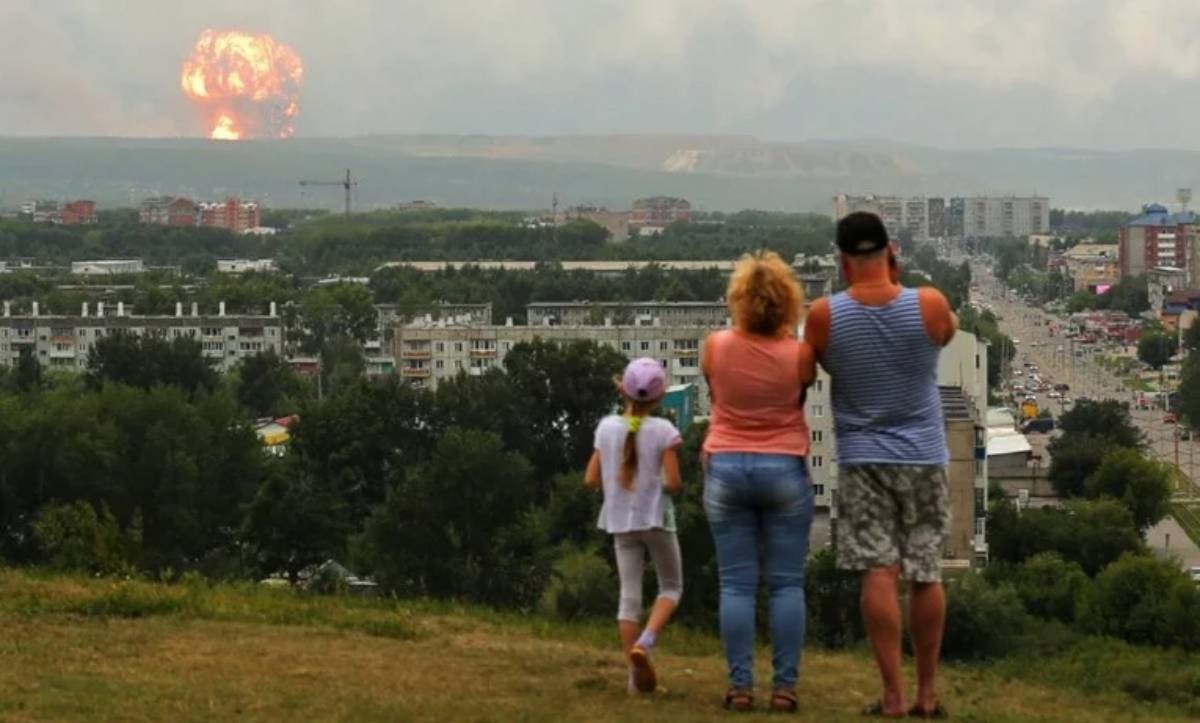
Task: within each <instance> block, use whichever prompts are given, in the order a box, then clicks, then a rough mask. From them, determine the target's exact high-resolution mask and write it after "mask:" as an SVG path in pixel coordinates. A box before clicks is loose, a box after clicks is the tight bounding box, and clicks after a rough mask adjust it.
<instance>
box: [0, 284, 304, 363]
mask: <svg viewBox="0 0 1200 723" xmlns="http://www.w3.org/2000/svg"><path fill="white" fill-rule="evenodd" d="M122 332H123V333H130V334H135V335H138V336H157V337H162V338H166V339H174V338H179V337H186V338H189V339H195V340H196V341H198V342H200V343H201V345H202V347H203V350H204V356H205V357H206V358H207V359H208V360H209V362H210V363H211V364H212V365H213V367H214V368H216V369H219V370H221V371H223V372H224V371H229V370H230V369H232V368H233V367H234V366H235V365H236V364H237V363H238V362H239V361H241V360H242V359H244V358H246V357H249V356H254V355H256V354H260V353H263V352H266V351H268V350H273V351H275V352H276V353H278V354H282V353H283V320H282V319H281V318H280V317H279V316H278V315H277V313H276V307H275V304H274V302H272V303H271V310H270V313H269V314H267V315H265V316H264V315H250V314H230V315H226V313H225V302H221V303H220V304H219V305H218V308H217V312H216V313H215V314H213V313H204V314H201V313H200V311H199V309H198V308H197V305H196V304H192V305H191V313H190V314H187V315H185V314H184V308H183V304H176V305H175V314H174V315H155V316H142V315H135V314H132V313H126V308H125V305H124V304H123V303H120V302H118V303H116V304H109V305H107V306H106V305H105V303H104V302H98V303H96V304H95V305H93V306H89V304H87V303H84V304H83V305H82V307H81V308H80V312H79V313H78V314H62V313H49V312H48V310H46V309H45V308H44V307H43V308H39V304H38V302H33V303H32V304H31V305H30V306H29V308H28V309H26V310H24V311H15V310H14V309H13V307H12V303H11V302H8V301H6V302H4V306H3V315H2V316H0V366H9V367H10V366H15V365H16V364H17V362H18V361H19V360H20V358H21V355H22V354H33V355H34V357H35V358H36V359H37V360H38V361H39V362H41V364H42V365H43V366H45V367H48V368H51V369H73V370H76V371H80V370H83V369H85V368H86V367H87V359H88V354H89V353H90V351H91V349H92V347H93V346H94V345H95V344H96V342H97V341H98V340H99V339H102V338H104V337H105V336H109V335H112V334H117V333H122Z"/></svg>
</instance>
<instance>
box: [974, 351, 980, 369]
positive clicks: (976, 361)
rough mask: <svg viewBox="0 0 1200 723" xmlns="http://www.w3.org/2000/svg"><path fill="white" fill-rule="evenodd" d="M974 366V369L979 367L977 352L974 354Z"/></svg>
mask: <svg viewBox="0 0 1200 723" xmlns="http://www.w3.org/2000/svg"><path fill="white" fill-rule="evenodd" d="M975 368H976V369H978V368H979V355H978V354H976V355H975Z"/></svg>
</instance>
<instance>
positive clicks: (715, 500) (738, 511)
mask: <svg viewBox="0 0 1200 723" xmlns="http://www.w3.org/2000/svg"><path fill="white" fill-rule="evenodd" d="M704 510H705V512H706V513H707V514H708V524H709V528H710V529H711V530H712V535H713V541H714V542H715V544H716V548H717V565H718V570H719V572H718V577H719V579H720V582H721V609H720V619H721V644H722V646H724V648H725V658H726V660H727V661H728V663H729V681H730V684H731V685H732V686H733V687H735V688H752V687H753V685H754V598H755V593H756V592H757V590H758V554H759V548H760V546H761V548H762V550H763V554H764V558H765V559H764V564H765V567H766V573H767V589H768V591H769V592H770V622H771V647H772V649H773V652H774V657H773V658H772V662H773V664H774V666H775V678H774V686H775V687H776V688H793V687H795V685H796V677H797V673H796V668H797V666H798V665H799V662H800V651H801V649H802V648H803V647H804V629H805V622H806V610H805V604H804V569H805V564H806V559H807V557H808V532H809V528H810V527H811V526H812V518H813V489H812V481H811V480H810V479H809V476H808V466H807V464H806V463H805V460H804V458H803V457H793V456H789V455H782V454H750V453H720V454H714V455H712V457H711V458H710V459H709V462H708V475H707V478H706V480H705V484H704Z"/></svg>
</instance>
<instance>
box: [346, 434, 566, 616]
mask: <svg viewBox="0 0 1200 723" xmlns="http://www.w3.org/2000/svg"><path fill="white" fill-rule="evenodd" d="M532 472H533V470H532V468H531V467H530V465H529V463H528V462H527V461H526V460H525V459H524V458H523V457H521V456H520V455H517V454H513V453H510V452H506V451H504V448H503V446H502V444H501V441H500V438H499V437H497V436H496V435H495V434H492V433H489V432H479V431H475V430H461V429H450V430H447V431H446V432H445V434H444V435H443V436H442V438H441V440H440V441H439V442H438V445H437V448H436V449H435V450H434V452H433V456H432V457H431V458H430V460H429V462H428V464H426V465H423V466H422V467H421V468H420V469H418V470H415V471H414V472H413V473H412V474H411V475H408V476H407V478H406V479H405V480H403V481H402V482H400V483H399V484H397V485H396V487H394V488H393V489H392V490H391V492H390V493H389V494H388V497H387V500H386V501H385V502H384V504H383V505H381V506H380V507H378V508H377V509H376V510H375V511H374V512H373V513H372V514H371V516H370V518H368V520H367V522H366V525H365V527H364V530H363V534H362V536H361V537H360V538H359V541H358V545H357V548H358V550H359V554H360V556H361V558H362V559H363V560H364V561H365V563H366V564H367V565H368V567H370V569H371V570H372V572H373V573H374V574H375V576H376V578H377V579H378V580H379V581H380V582H381V583H382V584H384V585H385V586H387V587H388V588H389V589H391V590H395V591H397V592H403V593H406V594H418V595H430V596H433V597H462V598H466V599H469V600H473V601H476V602H481V603H485V604H492V605H511V604H521V603H525V604H530V603H532V602H535V601H536V600H537V598H538V596H540V594H541V591H542V587H543V585H544V584H545V582H546V579H547V578H548V576H549V571H550V563H551V558H550V556H549V555H547V554H546V553H547V552H549V551H547V550H545V549H544V546H543V549H541V550H539V549H537V547H538V546H536V545H530V544H529V543H530V542H532V541H534V535H533V534H532V533H534V532H536V526H532V527H531V526H530V525H529V512H530V510H531V507H532V505H533V502H534V498H535V492H536V485H535V482H534V477H533V474H532ZM515 553H520V554H515ZM530 555H531V556H530Z"/></svg>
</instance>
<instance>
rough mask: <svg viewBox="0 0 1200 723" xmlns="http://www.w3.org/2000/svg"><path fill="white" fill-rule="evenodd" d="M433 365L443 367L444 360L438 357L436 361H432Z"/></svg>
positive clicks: (438, 367) (437, 367)
mask: <svg viewBox="0 0 1200 723" xmlns="http://www.w3.org/2000/svg"><path fill="white" fill-rule="evenodd" d="M433 366H434V368H435V369H443V368H445V366H446V362H444V361H442V360H441V359H438V360H437V361H435V362H434V363H433Z"/></svg>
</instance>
